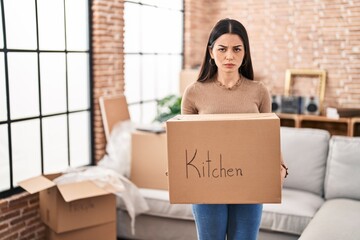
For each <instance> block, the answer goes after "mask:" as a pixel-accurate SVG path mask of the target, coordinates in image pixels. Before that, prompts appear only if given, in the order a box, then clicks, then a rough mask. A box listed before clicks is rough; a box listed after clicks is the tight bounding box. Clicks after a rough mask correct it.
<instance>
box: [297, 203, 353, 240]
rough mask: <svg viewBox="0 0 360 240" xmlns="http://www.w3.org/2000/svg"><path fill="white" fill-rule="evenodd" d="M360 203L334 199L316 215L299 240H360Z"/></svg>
mask: <svg viewBox="0 0 360 240" xmlns="http://www.w3.org/2000/svg"><path fill="white" fill-rule="evenodd" d="M359 213H360V201H356V200H351V199H332V200H328V201H326V202H325V204H324V205H323V206H322V207H321V208H320V210H319V211H318V212H317V213H316V215H315V217H314V219H313V220H312V221H311V223H310V224H309V225H308V227H307V228H306V229H305V231H304V232H303V234H302V235H301V237H300V238H299V240H318V239H326V240H338V239H346V240H359V239H360V214H359Z"/></svg>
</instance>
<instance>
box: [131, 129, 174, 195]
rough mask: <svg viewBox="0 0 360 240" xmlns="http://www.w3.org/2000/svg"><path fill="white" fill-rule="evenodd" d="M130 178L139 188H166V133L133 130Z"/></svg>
mask: <svg viewBox="0 0 360 240" xmlns="http://www.w3.org/2000/svg"><path fill="white" fill-rule="evenodd" d="M131 146H132V147H131V148H132V150H131V173H130V180H131V181H132V182H133V183H134V184H135V185H136V186H137V187H140V188H153V189H163V190H167V189H168V179H167V176H166V172H167V147H166V133H161V134H155V133H149V132H143V131H135V132H133V133H132V137H131Z"/></svg>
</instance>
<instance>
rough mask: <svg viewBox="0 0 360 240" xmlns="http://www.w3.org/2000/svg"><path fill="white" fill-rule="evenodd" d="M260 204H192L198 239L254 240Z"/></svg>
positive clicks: (257, 229)
mask: <svg viewBox="0 0 360 240" xmlns="http://www.w3.org/2000/svg"><path fill="white" fill-rule="evenodd" d="M262 207H263V205H262V204H193V206H192V208H193V214H194V218H195V222H196V229H197V234H198V240H224V239H226V236H227V240H256V239H257V235H258V233H259V227H260V221H261V214H262Z"/></svg>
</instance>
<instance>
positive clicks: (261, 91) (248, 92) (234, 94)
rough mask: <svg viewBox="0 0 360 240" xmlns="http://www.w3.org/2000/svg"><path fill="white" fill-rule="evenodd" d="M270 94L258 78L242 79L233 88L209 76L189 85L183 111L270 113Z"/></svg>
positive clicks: (201, 112) (183, 99) (184, 112)
mask: <svg viewBox="0 0 360 240" xmlns="http://www.w3.org/2000/svg"><path fill="white" fill-rule="evenodd" d="M268 112H271V99H270V94H269V92H268V90H267V88H266V87H265V85H264V84H263V83H261V82H259V81H251V80H247V79H245V78H242V79H241V80H240V82H239V83H238V84H236V85H234V86H233V87H232V88H230V89H229V88H226V87H225V86H223V85H221V83H220V82H218V81H216V80H213V79H210V80H208V81H206V82H195V83H193V84H191V85H189V86H188V87H187V88H186V90H185V92H184V95H183V98H182V103H181V113H182V114H220V113H268Z"/></svg>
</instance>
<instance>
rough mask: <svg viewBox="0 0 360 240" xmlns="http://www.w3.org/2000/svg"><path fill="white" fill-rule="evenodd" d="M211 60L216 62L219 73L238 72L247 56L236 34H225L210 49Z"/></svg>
mask: <svg viewBox="0 0 360 240" xmlns="http://www.w3.org/2000/svg"><path fill="white" fill-rule="evenodd" d="M209 51H210V55H211V58H213V59H214V60H215V64H216V66H217V67H218V71H223V72H226V73H229V72H234V71H236V72H237V71H238V69H239V67H240V66H241V63H242V61H243V59H244V56H245V49H244V44H243V41H242V40H241V38H240V37H239V36H238V35H236V34H230V33H227V34H223V35H221V36H220V37H219V38H218V39H216V41H215V43H214V47H213V48H212V49H211V48H209Z"/></svg>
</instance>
